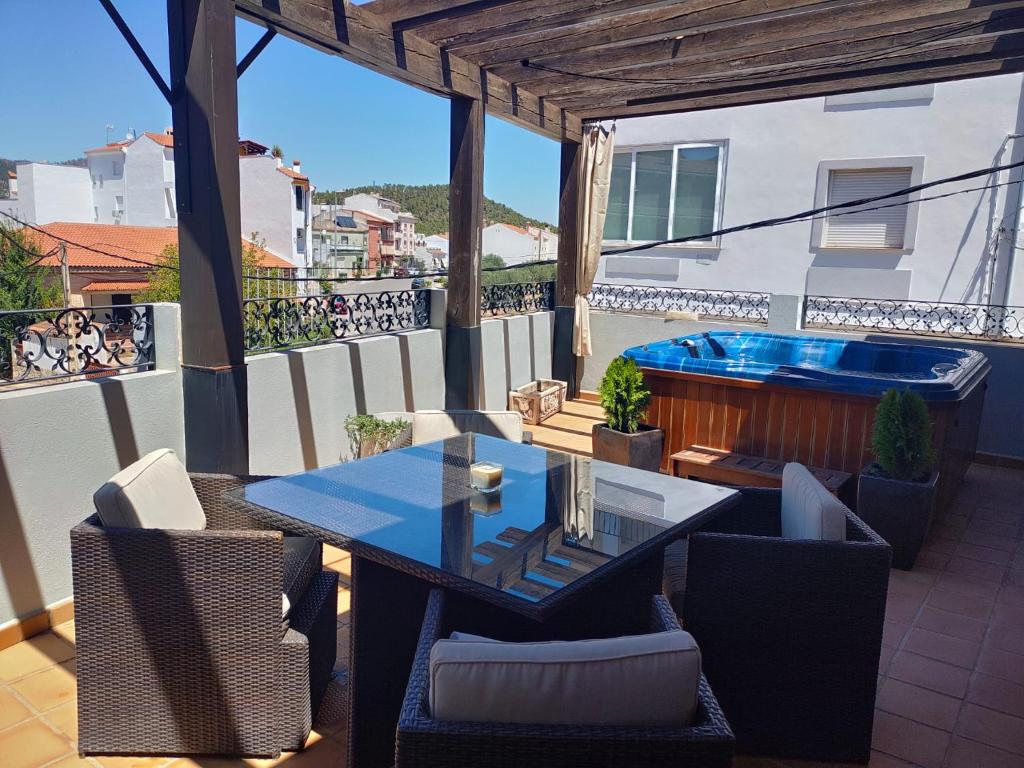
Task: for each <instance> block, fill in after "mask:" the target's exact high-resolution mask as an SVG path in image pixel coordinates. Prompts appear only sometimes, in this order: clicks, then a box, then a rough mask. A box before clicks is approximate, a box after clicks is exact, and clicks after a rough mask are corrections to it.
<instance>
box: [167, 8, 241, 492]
mask: <svg viewBox="0 0 1024 768" xmlns="http://www.w3.org/2000/svg"><path fill="white" fill-rule="evenodd" d="M167 19H168V42H169V51H170V63H171V67H170V69H171V88H170V91H171V94H172V99H171V115H172V117H173V121H174V169H175V178H176V179H177V184H176V185H175V189H176V195H177V209H178V252H179V256H180V269H181V273H180V280H181V340H182V376H183V390H184V397H185V448H186V461H187V464H188V467H189V469H190V470H194V471H198V472H220V473H231V474H245V473H246V472H248V466H249V440H248V388H247V379H246V371H245V345H244V341H243V336H244V324H243V319H242V237H241V231H242V224H241V213H240V204H239V191H238V93H237V80H236V75H235V53H236V52H235V17H234V8H233V5H232V3H231V0H167Z"/></svg>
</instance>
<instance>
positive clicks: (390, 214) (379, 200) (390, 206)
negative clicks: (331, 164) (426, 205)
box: [345, 192, 419, 258]
mask: <svg viewBox="0 0 1024 768" xmlns="http://www.w3.org/2000/svg"><path fill="white" fill-rule="evenodd" d="M345 207H346V208H351V209H353V210H356V211H365V212H366V213H369V214H372V215H375V216H377V217H379V218H381V219H384V220H385V221H387V222H390V223H391V224H393V225H394V233H393V241H394V242H393V243H392V242H388V243H385V244H382V247H383V248H386V249H388V250H391V249H392V248H393V251H394V252H393V254H392V255H393V256H397V257H399V258H411V257H413V256H415V255H416V222H417V221H419V219H417V218H416V217H415V216H413V215H412V214H411V213H409V212H408V211H403V210H402V206H401V205H400V204H399V203H396V202H395V201H394V200H391V199H389V198H386V197H383V196H382V195H375V194H371V193H367V192H359V193H356V194H354V195H349V196H348V197H346V198H345Z"/></svg>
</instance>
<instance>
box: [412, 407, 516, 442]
mask: <svg viewBox="0 0 1024 768" xmlns="http://www.w3.org/2000/svg"><path fill="white" fill-rule="evenodd" d="M465 432H476V433H477V434H480V435H490V436H491V437H501V438H504V439H506V440H512V441H513V442H516V443H521V442H522V441H523V417H522V416H520V415H519V414H518V413H514V412H512V411H417V412H416V413H414V414H413V421H412V440H413V442H414V443H416V444H420V443H432V442H434V441H435V440H444V439H446V438H449V437H455V436H456V435H461V434H463V433H465Z"/></svg>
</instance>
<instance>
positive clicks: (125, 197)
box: [0, 129, 312, 267]
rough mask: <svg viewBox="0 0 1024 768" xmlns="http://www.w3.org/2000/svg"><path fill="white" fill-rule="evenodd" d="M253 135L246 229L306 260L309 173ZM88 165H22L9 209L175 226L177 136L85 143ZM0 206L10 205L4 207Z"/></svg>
mask: <svg viewBox="0 0 1024 768" xmlns="http://www.w3.org/2000/svg"><path fill="white" fill-rule="evenodd" d="M267 152H268V151H267V147H265V146H264V145H262V144H259V143H257V142H255V141H252V140H249V139H244V140H241V141H239V159H238V170H239V186H240V196H241V214H242V216H241V220H242V235H243V236H244V237H251V236H252V235H253V234H254V233H255V234H256V235H258V237H259V239H260V240H261V241H263V242H264V243H265V246H266V248H267V249H268V250H269V251H271V252H272V253H274V254H276V255H277V256H279V257H281V258H282V259H285V260H286V261H288V262H289V263H290V264H291V265H292V266H296V267H303V266H306V264H307V258H306V250H307V241H308V232H309V220H310V217H309V203H310V200H311V191H312V188H311V186H310V182H309V177H308V176H306V175H304V174H303V173H302V170H301V165H300V164H299V162H298V161H293V163H292V165H291V166H290V167H286V166H284V165H283V164H282V162H281V160H280V159H279V158H276V157H273V156H271V155H269V154H268V153H267ZM85 157H86V163H87V166H88V167H87V168H75V167H71V166H61V165H49V164H45V163H23V164H19V165H18V166H17V178H16V179H15V182H16V184H17V185H18V187H19V196H18V204H17V206H13V205H12V206H10V207H11V208H12V209H13V208H16V209H17V213H15V211H14V210H10V211H9V212H10V213H11V214H12V215H18V214H19V213H20V215H18V218H21V219H23V220H24V221H28V222H31V223H34V224H47V223H50V222H54V221H62V222H79V223H95V224H128V225H133V226H143V227H174V226H177V209H176V198H175V180H174V136H173V135H172V133H171V131H170V130H169V129H168V130H167V131H165V132H164V133H143V134H142V135H141V136H138V137H137V138H136V137H131V136H129V137H128V138H126V139H124V140H121V141H116V142H111V143H108V144H105V145H103V146H102V147H95V148H93V149H87V150H86V151H85ZM0 210H7V208H6V207H0Z"/></svg>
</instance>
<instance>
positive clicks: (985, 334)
mask: <svg viewBox="0 0 1024 768" xmlns="http://www.w3.org/2000/svg"><path fill="white" fill-rule="evenodd" d="M804 327H805V328H829V329H834V330H844V331H849V330H862V331H871V332H872V333H904V334H913V335H915V336H949V337H953V338H960V339H964V338H977V339H993V340H1001V341H1018V342H1020V341H1024V307H1008V306H1000V305H987V304H960V303H955V302H941V301H901V300H885V299H855V298H842V297H838V296H806V297H804Z"/></svg>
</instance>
